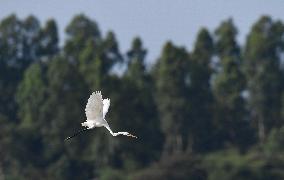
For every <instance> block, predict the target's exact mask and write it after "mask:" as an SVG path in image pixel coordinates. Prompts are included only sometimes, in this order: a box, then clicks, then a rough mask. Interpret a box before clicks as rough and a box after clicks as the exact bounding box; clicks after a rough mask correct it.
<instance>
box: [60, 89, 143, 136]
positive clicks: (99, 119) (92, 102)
mask: <svg viewBox="0 0 284 180" xmlns="http://www.w3.org/2000/svg"><path fill="white" fill-rule="evenodd" d="M109 106H110V99H103V97H102V94H101V92H100V91H96V92H93V93H92V94H91V96H90V98H89V99H88V103H87V105H86V109H85V112H86V116H87V120H86V121H85V122H83V123H81V124H82V126H83V127H87V128H86V129H83V130H81V131H79V132H77V133H75V134H74V135H72V136H69V137H67V138H66V139H65V140H68V139H71V138H73V137H75V136H77V135H78V134H80V133H82V132H83V131H86V130H89V129H94V128H95V127H105V128H107V130H108V131H109V132H110V133H111V135H112V136H118V135H124V136H130V137H134V138H137V137H136V136H134V135H132V134H130V133H128V132H116V133H114V132H112V130H111V129H110V127H109V125H108V123H107V121H106V120H105V116H106V113H107V112H108V108H109Z"/></svg>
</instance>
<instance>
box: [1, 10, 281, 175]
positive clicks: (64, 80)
mask: <svg viewBox="0 0 284 180" xmlns="http://www.w3.org/2000/svg"><path fill="white" fill-rule="evenodd" d="M65 33H66V40H65V41H64V42H63V43H62V44H63V45H62V46H59V40H60V39H61V38H60V37H59V35H58V26H57V23H56V21H55V20H54V19H50V20H48V21H46V22H45V23H44V24H41V22H40V21H39V20H38V19H37V17H35V16H29V17H27V18H25V19H20V18H18V17H17V16H16V15H14V14H12V15H10V16H8V17H6V18H4V19H2V20H1V22H0V179H7V180H12V179H43V180H44V179H46V180H48V179H95V178H98V179H113V180H122V179H123V180H124V179H138V180H139V179H146V178H147V179H148V180H151V179H198V180H206V179H208V180H215V179H216V180H217V179H250V180H254V179H256V180H264V179H270V180H273V179H284V173H283V167H284V145H283V143H284V127H283V123H284V96H283V95H284V69H283V60H284V24H283V22H282V21H280V20H277V19H273V18H271V17H269V16H262V17H260V18H259V19H258V20H257V21H256V22H255V23H254V24H252V27H251V29H250V32H249V33H248V35H247V38H246V41H245V43H244V44H243V45H240V44H239V43H238V41H237V35H238V28H237V27H236V25H235V24H234V21H233V19H230V18H229V19H226V20H224V21H222V22H220V24H219V26H218V27H216V29H215V30H214V31H212V32H211V31H209V30H208V29H207V28H206V27H203V28H201V29H200V31H199V32H198V34H197V36H196V40H195V43H194V46H193V48H192V50H191V51H189V50H187V49H186V48H184V47H181V46H177V45H175V44H174V43H173V42H171V41H168V42H165V44H164V45H163V47H162V51H161V54H160V55H159V57H158V58H157V59H155V60H153V61H154V62H155V63H153V65H151V66H149V65H148V64H146V58H147V53H148V52H149V50H148V49H147V47H145V46H144V44H143V40H142V39H141V38H140V37H133V41H132V42H131V43H130V47H129V49H128V50H127V52H121V50H120V49H119V42H118V40H117V38H116V35H115V33H114V32H113V31H109V32H106V33H103V32H101V30H100V28H99V26H98V24H97V22H96V21H95V20H93V19H90V18H89V17H87V16H85V15H84V14H79V15H76V16H75V17H74V18H73V19H72V20H71V21H70V23H69V24H68V25H67V27H66V28H65ZM185 38H186V37H185ZM97 90H101V91H102V92H103V95H105V96H106V97H109V98H110V99H111V106H110V111H109V114H108V115H107V120H108V121H109V122H110V125H111V127H112V128H113V129H116V130H122V129H123V130H126V131H130V132H133V133H135V134H136V135H137V136H138V137H139V139H138V140H133V139H129V138H127V137H115V138H114V137H112V136H111V135H109V133H108V132H107V130H106V129H104V128H96V129H94V130H93V131H90V132H86V133H85V134H83V135H81V136H78V137H76V138H73V139H72V140H70V141H68V142H64V139H65V138H66V137H68V136H70V135H71V134H72V133H74V132H75V131H77V130H79V128H81V127H80V123H81V122H83V121H84V120H85V119H86V117H85V114H84V109H85V105H86V102H87V99H88V97H89V95H90V94H91V92H93V91H97Z"/></svg>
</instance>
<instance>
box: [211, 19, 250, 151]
mask: <svg viewBox="0 0 284 180" xmlns="http://www.w3.org/2000/svg"><path fill="white" fill-rule="evenodd" d="M215 34H216V39H217V42H216V51H217V55H218V57H219V59H220V64H221V68H220V69H221V70H220V71H219V72H217V74H216V77H215V79H214V87H213V92H214V95H215V99H216V103H217V107H218V110H217V112H216V114H217V118H216V121H217V122H216V123H217V124H216V125H217V127H218V128H217V129H219V132H218V137H220V139H221V140H222V141H225V142H229V143H232V144H235V145H238V146H240V147H241V148H242V147H245V146H247V145H248V144H250V143H251V141H252V138H249V137H253V134H251V133H250V132H253V131H252V130H251V129H249V127H250V124H249V121H248V120H247V115H246V109H245V108H246V104H245V100H244V98H243V96H242V93H243V92H244V90H245V76H244V74H243V72H242V69H241V65H242V58H241V52H240V47H239V45H238V44H237V42H236V39H235V38H236V35H237V29H236V27H235V26H234V24H233V21H232V19H229V20H227V21H224V22H222V23H221V25H220V26H219V27H218V28H217V30H216V31H215Z"/></svg>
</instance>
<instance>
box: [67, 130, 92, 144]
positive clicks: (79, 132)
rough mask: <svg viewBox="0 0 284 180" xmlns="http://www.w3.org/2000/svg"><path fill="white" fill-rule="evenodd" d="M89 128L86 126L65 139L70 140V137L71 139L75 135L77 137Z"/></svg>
mask: <svg viewBox="0 0 284 180" xmlns="http://www.w3.org/2000/svg"><path fill="white" fill-rule="evenodd" d="M88 129H89V128H85V129H82V130H80V131H78V132H76V133H75V134H73V135H72V136H69V137H67V138H66V139H65V141H67V140H69V139H71V138H73V137H75V136H77V135H79V134H81V133H82V132H84V131H87V130H88Z"/></svg>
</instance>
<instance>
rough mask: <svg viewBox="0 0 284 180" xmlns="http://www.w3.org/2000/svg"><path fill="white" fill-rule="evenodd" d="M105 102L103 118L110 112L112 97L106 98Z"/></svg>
mask: <svg viewBox="0 0 284 180" xmlns="http://www.w3.org/2000/svg"><path fill="white" fill-rule="evenodd" d="M103 104H104V106H103V118H105V116H106V113H107V112H108V108H109V105H110V99H104V100H103Z"/></svg>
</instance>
